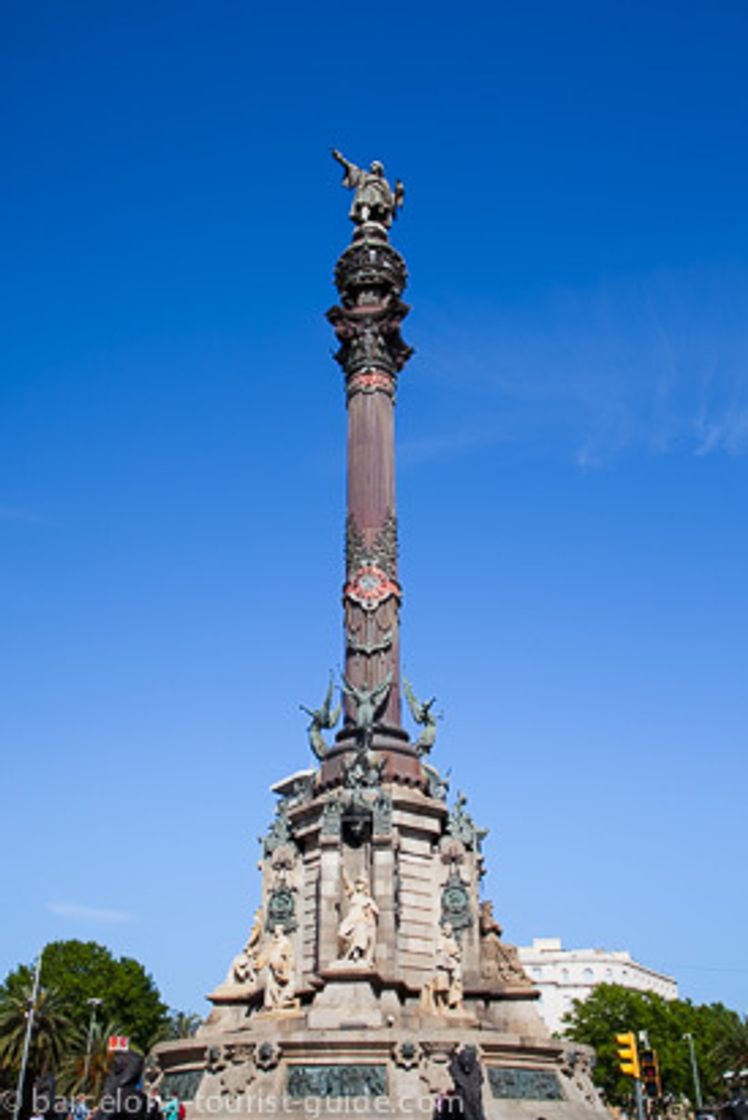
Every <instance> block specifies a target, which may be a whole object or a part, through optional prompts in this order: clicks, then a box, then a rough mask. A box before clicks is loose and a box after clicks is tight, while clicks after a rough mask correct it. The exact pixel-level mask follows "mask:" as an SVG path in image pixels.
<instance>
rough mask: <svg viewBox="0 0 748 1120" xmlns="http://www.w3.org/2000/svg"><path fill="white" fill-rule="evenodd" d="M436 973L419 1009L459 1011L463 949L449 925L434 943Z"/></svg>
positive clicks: (441, 931) (442, 928)
mask: <svg viewBox="0 0 748 1120" xmlns="http://www.w3.org/2000/svg"><path fill="white" fill-rule="evenodd" d="M435 964H436V972H435V975H434V977H433V979H432V980H431V981H430V982H429V983H428V984H426V985H425V986H424V988H423V991H422V993H421V1009H422V1010H423V1011H426V1012H431V1013H436V1014H438V1013H440V1012H445V1011H459V1010H460V1008H461V1007H462V948H461V946H460V943H459V941H458V940H457V938H456V937H455V935H454V931H453V929H452V926H451V925H450V924H449V922H445V924H444V925H443V926H442V927H441V928H440V930H439V935H438V939H437V942H436V962H435Z"/></svg>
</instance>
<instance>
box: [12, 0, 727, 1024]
mask: <svg viewBox="0 0 748 1120" xmlns="http://www.w3.org/2000/svg"><path fill="white" fill-rule="evenodd" d="M747 33H748V14H747V13H746V9H745V6H744V5H742V4H738V3H734V4H731V3H721V2H719V0H718V2H716V3H715V2H710V3H709V4H706V3H701V4H693V3H691V4H689V3H685V4H684V3H679V4H676V3H663V2H660V0H655V2H653V3H647V4H643V3H633V4H632V3H627V4H623V3H615V2H610V3H608V2H606V3H602V4H601V3H595V4H592V3H590V4H586V3H576V4H574V3H572V4H568V3H566V4H560V3H559V4H552V3H535V4H514V5H507V4H502V3H498V4H495V3H494V4H488V3H477V2H473V0H463V2H462V3H460V4H457V3H441V4H439V3H430V4H428V5H427V4H407V3H406V4H403V5H401V6H399V7H397V8H380V9H375V8H372V7H368V6H364V5H358V6H357V5H352V4H346V5H344V4H340V3H332V4H329V3H328V4H327V5H324V6H319V5H302V4H298V3H291V4H288V3H287V4H278V5H275V6H273V7H272V8H271V9H270V10H268V9H267V6H266V5H263V6H260V5H253V4H251V3H247V2H241V3H240V2H236V3H231V2H227V0H220V2H217V3H216V2H214V3H210V4H208V3H195V2H192V0H186V2H185V0H183V2H181V3H180V4H176V3H172V2H170V0H163V2H160V3H158V4H153V3H150V2H149V3H145V2H137V0H127V3H125V2H117V0H112V2H110V3H106V4H101V3H99V2H96V3H83V2H78V0H69V2H68V3H66V4H64V5H60V4H55V3H52V2H51V0H50V2H36V0H32V2H31V3H21V2H20V0H15V2H14V0H9V2H7V3H6V4H4V5H3V6H2V10H1V11H0V42H1V44H2V45H1V46H0V50H1V51H2V54H3V57H2V60H1V62H2V65H0V75H1V77H0V82H2V103H3V106H4V114H3V117H4V120H3V147H4V152H5V155H6V160H5V163H6V170H5V172H4V175H3V183H2V196H3V201H2V206H1V207H0V223H2V230H1V231H0V232H1V234H2V243H3V245H4V247H5V249H6V260H7V262H8V263H7V265H6V268H5V269H4V270H3V273H2V279H1V280H0V283H2V287H3V290H2V293H1V294H0V295H1V298H0V316H1V317H2V343H1V344H0V345H1V350H0V358H1V359H2V371H1V380H2V384H1V389H0V391H1V393H2V408H1V410H0V541H1V542H2V543H1V546H0V587H1V588H2V590H1V591H0V594H1V595H2V600H3V603H2V617H3V634H4V640H3V642H2V648H1V649H0V682H2V683H1V684H0V690H1V691H2V703H1V704H0V736H1V737H2V748H3V771H2V773H3V790H4V795H5V796H4V807H3V813H2V826H3V834H4V851H5V853H6V859H5V860H4V861H3V866H2V881H1V884H0V886H1V889H2V892H3V900H4V903H3V921H2V928H1V929H0V971H2V972H3V973H4V972H5V971H6V970H7V969H8V968H10V967H12V966H14V965H15V964H16V963H17V962H18V961H20V960H30V959H31V958H32V957H33V956H34V954H35V952H36V951H37V949H38V948H39V946H40V945H42V944H43V943H44V942H45V941H46V940H49V939H52V938H62V937H82V938H93V939H96V940H100V941H103V942H104V943H106V944H108V945H109V946H110V947H111V948H112V949H113V950H114V951H115V952H117V953H128V954H132V955H134V956H137V957H138V958H139V959H141V960H142V961H144V963H145V964H146V965H147V966H148V968H149V969H150V970H151V971H152V972H153V974H154V976H155V978H156V980H157V982H158V983H159V985H160V987H161V988H162V990H163V992H164V994H165V997H166V998H167V1000H168V1001H169V1002H170V1003H171V1004H173V1005H175V1006H179V1007H183V1008H193V1009H198V1010H200V1009H202V1008H203V1006H204V1004H203V1003H202V996H203V994H204V993H205V992H207V991H208V990H210V989H211V988H212V987H213V986H214V985H215V984H216V983H217V982H218V981H219V980H220V979H221V977H222V975H223V972H224V971H225V968H226V967H227V966H228V963H229V960H230V958H231V956H232V955H233V954H234V953H235V952H236V951H237V949H238V948H239V947H240V946H241V944H242V942H243V940H244V938H245V936H246V932H247V929H248V925H249V920H250V916H251V913H252V910H253V907H254V904H255V900H256V897H257V890H258V876H257V874H256V871H255V861H256V858H257V848H256V843H255V840H256V837H257V836H258V835H259V834H260V833H261V832H262V831H263V830H264V827H265V825H266V823H267V821H268V819H269V817H270V815H271V812H272V797H271V795H270V794H269V792H268V786H269V784H270V783H271V782H273V781H275V780H276V779H277V778H279V777H281V776H283V775H285V774H286V773H289V772H291V771H292V770H295V769H297V768H299V767H300V766H303V765H306V764H307V763H308V761H309V756H308V751H307V747H306V742H305V736H304V718H303V716H302V714H301V713H300V712H299V710H298V704H299V702H302V701H303V702H304V703H307V704H309V703H312V702H317V701H318V699H319V698H320V697H321V695H322V692H323V690H324V687H325V684H326V680H327V674H328V671H329V669H330V668H335V667H337V666H339V664H340V655H341V626H340V621H341V620H340V609H339V592H340V584H341V575H342V571H341V569H342V525H343V516H344V500H345V495H344V475H343V471H344V454H345V450H344V438H345V411H344V405H343V397H342V390H341V384H340V377H339V371H338V368H337V366H336V365H335V364H334V363H333V362H332V361H331V359H330V351H331V349H332V347H333V339H332V335H331V332H330V330H329V327H328V325H327V324H326V323H325V321H324V318H323V312H324V310H325V309H326V308H327V307H328V306H329V305H330V304H331V303H332V302H333V300H334V296H335V293H334V290H333V288H332V284H331V273H332V267H333V264H334V260H335V258H336V256H337V254H338V253H339V252H340V250H341V249H342V248H343V247H344V245H345V243H346V241H347V239H348V237H349V223H348V221H347V218H346V214H347V207H348V198H347V196H346V195H345V194H344V192H343V191H341V190H340V187H339V175H338V171H339V169H338V168H337V167H336V166H335V165H334V164H333V162H332V160H331V159H330V157H329V154H328V148H329V147H330V146H331V145H333V144H334V145H336V146H338V147H340V148H342V149H343V151H344V152H345V153H346V154H347V155H348V156H349V157H350V158H352V159H354V160H356V161H358V162H364V161H367V160H369V159H371V158H375V157H376V158H381V159H383V160H384V162H385V164H386V167H387V169H388V171H389V172H390V174H391V175H393V176H401V177H402V178H403V179H404V180H405V183H406V191H407V196H406V207H405V210H404V212H403V214H402V220H401V221H399V222H398V224H397V227H396V229H395V231H394V240H395V242H396V244H397V245H398V247H399V248H400V249H401V250H402V251H403V252H404V253H405V255H406V257H407V260H408V264H409V268H410V272H411V278H412V279H411V285H410V287H409V290H408V298H409V300H410V301H411V302H412V304H413V313H412V315H411V317H410V318H409V320H408V321H407V323H406V327H405V331H404V333H405V337H406V338H407V340H408V341H409V342H410V343H412V344H413V345H414V346H415V347H416V356H415V357H414V359H413V361H412V362H411V364H410V366H409V367H408V369H407V371H406V372H405V374H404V375H403V378H402V383H401V389H400V393H399V402H398V455H399V479H398V485H399V501H400V515H401V539H402V548H403V557H402V575H403V580H404V584H405V591H406V598H405V609H404V616H403V628H404V640H403V650H404V654H403V656H404V662H405V666H406V670H407V673H408V675H409V676H410V677H411V678H412V680H413V682H414V684H415V686H416V688H417V690H419V691H421V692H423V693H428V694H429V695H430V694H432V693H435V694H436V695H437V697H438V699H439V704H440V707H442V708H443V710H444V713H445V719H444V722H443V724H442V725H441V728H440V737H439V741H438V743H437V747H436V750H435V754H434V761H435V762H436V763H437V765H439V766H441V767H442V768H443V769H447V768H450V767H451V770H452V782H453V790H456V789H460V788H461V789H464V790H465V791H466V792H467V793H468V795H469V798H470V805H471V806H472V808H473V811H474V813H475V815H476V817H477V818H478V819H479V820H480V822H481V823H484V824H486V825H489V826H490V828H491V833H490V836H489V838H488V840H487V843H486V853H487V859H488V865H489V869H490V871H489V876H488V881H487V893H489V894H490V896H492V897H493V899H494V902H495V909H496V913H497V915H499V917H500V919H501V920H502V922H503V924H504V926H505V929H506V934H507V937H508V938H510V939H511V940H514V941H518V942H520V943H526V942H527V941H529V940H530V939H531V938H532V937H533V936H548V935H559V936H561V937H562V938H563V939H564V942H565V943H566V944H568V945H570V946H578V947H588V946H606V947H609V948H629V949H630V950H631V951H632V952H633V953H634V954H635V956H636V957H637V958H639V959H640V960H642V961H643V962H645V963H647V964H650V965H652V966H654V967H657V968H662V969H664V970H666V971H668V972H670V973H672V974H674V975H675V976H676V977H677V978H678V980H679V982H680V985H681V990H682V992H683V994H685V995H687V996H691V997H692V998H694V999H696V1000H699V1001H702V1000H704V1001H706V1000H716V999H720V1000H723V1001H724V1002H726V1003H727V1004H729V1005H730V1006H734V1007H737V1008H739V1009H741V1010H745V1008H746V1003H747V1002H748V962H746V958H745V949H744V940H745V937H744V930H745V927H746V923H747V922H748V902H746V898H745V889H744V883H745V870H744V862H745V857H744V853H745V840H744V832H745V826H744V817H745V810H744V803H745V790H746V785H747V782H748V763H747V762H746V749H745V746H746V730H745V729H746V726H748V699H747V690H746V670H747V669H748V657H747V655H746V639H745V635H746V633H747V632H748V607H747V605H746V594H745V572H746V570H747V568H748V530H747V529H746V517H745V511H746V502H745V492H746V483H747V482H748V367H747V360H748V330H747V329H746V310H747V308H748V220H747V219H746V206H745V199H746V196H747V190H748V160H747V159H746V154H745V143H744V138H745V135H746V124H748V120H747V118H748V87H747V84H746V79H745V48H746V35H747Z"/></svg>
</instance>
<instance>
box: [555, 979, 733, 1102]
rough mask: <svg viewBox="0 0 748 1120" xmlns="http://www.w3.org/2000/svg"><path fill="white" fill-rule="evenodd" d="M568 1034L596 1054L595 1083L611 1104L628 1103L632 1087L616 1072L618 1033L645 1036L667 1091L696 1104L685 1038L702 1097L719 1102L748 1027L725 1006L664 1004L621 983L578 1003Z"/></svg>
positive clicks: (567, 1019)
mask: <svg viewBox="0 0 748 1120" xmlns="http://www.w3.org/2000/svg"><path fill="white" fill-rule="evenodd" d="M565 1023H566V1027H565V1031H564V1033H565V1034H566V1035H567V1036H568V1037H569V1038H571V1039H573V1040H575V1041H576V1042H584V1043H587V1044H588V1045H590V1046H594V1047H595V1050H596V1052H597V1066H596V1069H595V1081H596V1083H597V1084H598V1085H599V1086H600V1088H602V1089H603V1090H604V1092H605V1096H606V1100H607V1101H608V1102H609V1103H610V1104H618V1105H624V1106H625V1105H627V1104H630V1101H631V1096H632V1090H633V1085H632V1081H631V1079H630V1078H628V1077H626V1076H625V1075H623V1074H622V1073H621V1072H620V1070H619V1068H618V1055H617V1048H616V1041H615V1036H616V1033H617V1032H619V1031H646V1032H647V1034H648V1036H649V1042H650V1045H651V1046H653V1047H654V1048H655V1050H656V1051H657V1054H658V1058H659V1063H660V1075H661V1079H662V1085H663V1091H664V1092H665V1093H670V1094H672V1095H673V1096H674V1097H677V1098H680V1097H688V1098H689V1099H693V1080H692V1074H691V1064H690V1058H689V1051H688V1044H687V1042H686V1041H685V1039H684V1037H683V1036H684V1035H685V1034H691V1035H693V1038H694V1045H695V1049H696V1057H697V1061H698V1065H699V1073H700V1076H701V1082H702V1088H703V1092H704V1097H705V1099H707V1100H712V1101H718V1100H719V1099H720V1097H721V1095H722V1093H723V1079H722V1075H723V1074H724V1073H725V1072H726V1071H727V1070H728V1069H730V1068H732V1069H734V1068H735V1065H736V1063H737V1061H738V1060H739V1059H738V1058H737V1055H738V1054H740V1052H741V1047H743V1048H744V1049H743V1052H745V1045H746V1042H748V1037H747V1036H748V1026H747V1025H746V1021H745V1020H744V1019H742V1018H741V1017H740V1015H738V1013H737V1012H736V1011H730V1010H729V1009H728V1008H726V1007H724V1006H723V1004H721V1003H713V1004H700V1005H697V1004H693V1003H691V1001H690V1000H665V999H663V998H662V996H658V995H656V994H655V993H653V992H636V991H633V990H632V989H630V988H623V987H621V986H620V985H617V984H601V985H599V987H597V988H595V990H594V991H593V992H592V994H591V995H590V996H589V997H588V998H587V999H585V1000H576V1001H575V1003H574V1008H573V1010H572V1011H571V1012H570V1013H569V1014H568V1015H567V1016H565Z"/></svg>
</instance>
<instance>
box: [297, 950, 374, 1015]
mask: <svg viewBox="0 0 748 1120" xmlns="http://www.w3.org/2000/svg"><path fill="white" fill-rule="evenodd" d="M320 975H321V978H322V980H323V981H324V984H325V986H324V988H323V989H322V991H321V992H319V993H318V994H317V995H316V996H315V997H314V1001H313V1003H312V1006H311V1007H310V1009H309V1015H308V1020H307V1021H308V1025H309V1027H310V1029H312V1030H315V1029H321V1030H329V1029H332V1030H335V1029H341V1030H365V1029H366V1028H368V1027H381V1026H382V1025H383V1024H384V1014H383V1012H382V1008H381V1006H380V1002H379V999H378V997H377V990H376V989H375V984H376V985H377V988H380V989H381V977H380V976H379V975H378V974H377V973H376V972H375V971H374V970H373V969H372V968H369V967H368V966H366V965H353V964H348V963H347V962H345V961H342V962H339V963H336V964H331V965H329V966H328V967H327V968H325V969H322V971H321V973H320Z"/></svg>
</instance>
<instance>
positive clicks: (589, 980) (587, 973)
mask: <svg viewBox="0 0 748 1120" xmlns="http://www.w3.org/2000/svg"><path fill="white" fill-rule="evenodd" d="M582 980H583V981H584V983H585V984H594V983H595V974H594V972H593V971H592V969H591V968H585V970H584V972H583V973H582Z"/></svg>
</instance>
